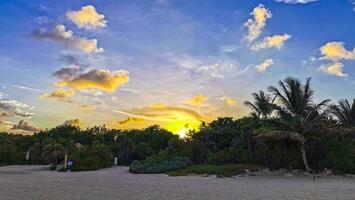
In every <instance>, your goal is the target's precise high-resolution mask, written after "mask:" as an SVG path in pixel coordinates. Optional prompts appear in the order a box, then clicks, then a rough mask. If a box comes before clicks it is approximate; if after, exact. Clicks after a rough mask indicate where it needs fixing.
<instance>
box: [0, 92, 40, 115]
mask: <svg viewBox="0 0 355 200" xmlns="http://www.w3.org/2000/svg"><path fill="white" fill-rule="evenodd" d="M24 109H32V108H30V106H28V105H27V104H24V103H21V102H18V101H16V100H13V99H8V98H4V97H3V96H2V95H1V94H0V118H3V117H13V116H17V117H31V116H33V115H34V113H31V112H28V111H26V110H24Z"/></svg>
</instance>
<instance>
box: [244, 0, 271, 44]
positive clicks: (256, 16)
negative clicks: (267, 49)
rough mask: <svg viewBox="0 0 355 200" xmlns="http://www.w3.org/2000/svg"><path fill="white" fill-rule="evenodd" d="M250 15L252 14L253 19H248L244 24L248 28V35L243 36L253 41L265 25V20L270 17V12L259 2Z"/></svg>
mask: <svg viewBox="0 0 355 200" xmlns="http://www.w3.org/2000/svg"><path fill="white" fill-rule="evenodd" d="M250 15H252V16H253V19H249V20H248V21H247V22H246V23H245V24H244V26H245V27H247V29H248V35H247V36H246V37H245V38H246V40H247V41H249V42H253V41H254V40H256V39H257V38H258V37H259V36H260V34H261V33H262V31H263V29H264V27H265V25H266V20H267V19H269V18H271V17H272V14H271V11H270V10H269V9H267V8H266V7H265V6H264V5H262V4H259V5H258V6H257V7H255V8H254V10H253V12H252V13H250Z"/></svg>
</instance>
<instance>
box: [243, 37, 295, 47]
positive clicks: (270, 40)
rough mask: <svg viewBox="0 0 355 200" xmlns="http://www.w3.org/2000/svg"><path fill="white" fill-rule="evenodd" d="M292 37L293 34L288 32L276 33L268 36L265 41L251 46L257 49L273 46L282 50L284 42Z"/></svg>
mask: <svg viewBox="0 0 355 200" xmlns="http://www.w3.org/2000/svg"><path fill="white" fill-rule="evenodd" d="M290 38H291V36H290V35H288V34H283V35H274V36H271V37H266V38H264V40H263V41H261V42H257V43H255V44H253V45H251V47H250V48H251V49H252V50H255V51H259V50H261V49H266V48H272V47H275V48H277V49H279V50H280V49H281V48H282V47H283V46H284V42H285V41H286V40H288V39H290Z"/></svg>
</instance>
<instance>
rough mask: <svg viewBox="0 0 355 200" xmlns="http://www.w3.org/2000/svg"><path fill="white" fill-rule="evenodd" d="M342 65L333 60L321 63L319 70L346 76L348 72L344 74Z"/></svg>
mask: <svg viewBox="0 0 355 200" xmlns="http://www.w3.org/2000/svg"><path fill="white" fill-rule="evenodd" d="M343 67H344V65H343V63H340V62H335V63H331V64H329V65H322V66H321V67H320V70H321V71H322V72H324V73H326V74H330V75H335V76H340V77H347V76H348V74H345V73H344V72H343Z"/></svg>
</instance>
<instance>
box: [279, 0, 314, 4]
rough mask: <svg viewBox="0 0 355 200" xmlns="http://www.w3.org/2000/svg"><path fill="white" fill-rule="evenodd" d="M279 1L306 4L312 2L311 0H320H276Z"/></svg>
mask: <svg viewBox="0 0 355 200" xmlns="http://www.w3.org/2000/svg"><path fill="white" fill-rule="evenodd" d="M274 1H277V2H282V3H290V4H297V3H299V4H306V3H311V2H315V1H318V0H274Z"/></svg>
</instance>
